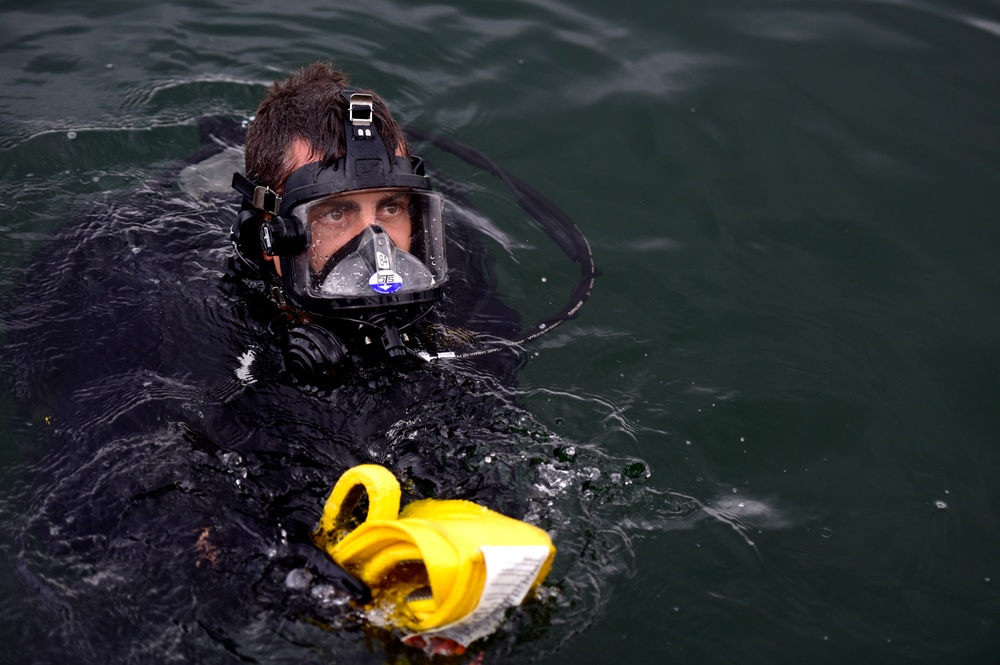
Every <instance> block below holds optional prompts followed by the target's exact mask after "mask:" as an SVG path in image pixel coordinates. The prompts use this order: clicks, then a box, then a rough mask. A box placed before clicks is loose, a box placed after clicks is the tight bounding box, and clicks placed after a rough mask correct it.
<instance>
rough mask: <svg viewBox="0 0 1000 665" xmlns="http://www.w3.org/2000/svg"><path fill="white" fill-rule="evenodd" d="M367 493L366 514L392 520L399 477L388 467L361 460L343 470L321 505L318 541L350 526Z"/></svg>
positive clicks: (334, 537) (340, 533)
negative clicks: (362, 462)
mask: <svg viewBox="0 0 1000 665" xmlns="http://www.w3.org/2000/svg"><path fill="white" fill-rule="evenodd" d="M362 490H363V491H364V492H367V494H368V516H367V517H366V518H365V519H364V520H363V521H365V522H368V521H373V520H395V519H396V516H397V515H398V514H399V499H400V490H399V481H398V480H396V477H395V476H394V475H392V472H390V471H389V470H388V469H386V468H385V467H383V466H379V465H377V464H362V465H360V466H356V467H354V468H352V469H348V470H347V471H345V472H344V474H343V475H342V476H340V479H339V480H338V481H337V484H336V485H334V487H333V491H332V492H330V497H329V498H328V499H327V500H326V506H325V507H324V508H323V517H322V519H321V520H320V523H319V533H318V534H317V535H318V536H319V539H320V541H321V542H324V543H325V542H327V541H330V540H334V541H336V540H339V539H340V538H342V537H343V536H344V535H346V534H347V532H348V531H350V530H351V526H352V525H351V515H352V513H353V511H354V509H355V508H356V507H357V505H358V502H359V501H360V500H361V499H362V496H363V494H362Z"/></svg>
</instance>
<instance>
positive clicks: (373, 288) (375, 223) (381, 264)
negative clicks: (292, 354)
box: [291, 189, 447, 299]
mask: <svg viewBox="0 0 1000 665" xmlns="http://www.w3.org/2000/svg"><path fill="white" fill-rule="evenodd" d="M443 211H444V202H443V199H442V197H441V195H440V194H437V193H434V192H427V191H414V190H407V189H374V190H363V191H355V192H348V193H345V194H341V195H336V196H327V197H322V198H319V199H313V200H311V201H308V202H305V203H303V204H301V205H299V206H296V208H295V209H294V210H292V212H291V214H292V216H293V217H295V218H296V219H297V220H298V222H299V224H301V225H302V227H303V228H304V229H305V230H306V237H307V242H306V249H305V250H304V251H303V252H302V253H301V254H300V255H299V256H296V257H292V259H291V266H292V272H293V274H292V283H293V288H294V289H295V291H296V292H297V293H298V294H299V295H302V296H306V297H309V298H322V299H337V298H351V299H357V298H365V297H382V296H387V295H404V294H408V293H419V292H424V291H428V290H430V289H433V288H435V287H437V286H440V285H441V284H442V283H444V281H445V279H446V277H447V266H446V263H445V255H444V251H445V250H444V224H443Z"/></svg>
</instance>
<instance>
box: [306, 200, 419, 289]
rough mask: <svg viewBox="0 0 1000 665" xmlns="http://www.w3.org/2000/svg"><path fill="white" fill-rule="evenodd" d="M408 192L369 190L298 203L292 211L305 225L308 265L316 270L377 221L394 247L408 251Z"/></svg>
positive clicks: (409, 229) (319, 269)
mask: <svg viewBox="0 0 1000 665" xmlns="http://www.w3.org/2000/svg"><path fill="white" fill-rule="evenodd" d="M410 198H411V196H410V193H409V192H408V191H406V190H384V189H383V190H371V191H367V192H364V191H363V192H351V193H348V194H342V195H340V196H327V197H324V198H321V199H316V200H313V201H309V202H307V203H304V204H302V206H303V208H304V209H303V210H302V211H296V212H295V213H294V214H296V215H297V216H299V217H300V219H302V220H303V221H304V222H305V223H306V224H307V225H308V226H309V230H310V232H309V235H310V238H311V242H310V244H309V265H310V266H311V267H312V269H313V271H314V272H320V271H321V270H322V269H323V266H325V265H326V262H327V260H329V258H330V257H331V256H332V255H333V254H334V253H335V252H336V251H337V250H339V249H340V248H341V247H343V246H344V245H346V244H347V243H348V242H349V241H350V240H351V239H352V238H354V237H355V236H357V235H358V234H359V233H361V232H362V231H364V230H365V229H366V228H368V227H369V226H372V225H374V224H378V225H379V226H381V227H382V228H383V229H385V232H386V233H387V234H389V238H391V239H392V242H393V244H394V245H395V246H396V248H397V249H401V250H403V251H404V252H408V251H409V250H410V234H411V233H412V232H413V224H412V221H411V219H410Z"/></svg>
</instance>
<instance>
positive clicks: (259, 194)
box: [233, 171, 281, 215]
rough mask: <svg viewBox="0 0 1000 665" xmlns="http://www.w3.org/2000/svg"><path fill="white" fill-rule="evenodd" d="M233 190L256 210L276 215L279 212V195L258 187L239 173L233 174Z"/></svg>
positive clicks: (260, 186)
mask: <svg viewBox="0 0 1000 665" xmlns="http://www.w3.org/2000/svg"><path fill="white" fill-rule="evenodd" d="M233 189H235V190H236V191H237V192H239V193H240V194H242V195H243V197H244V198H245V199H246V200H248V201H250V203H251V204H253V207H254V208H255V209H257V210H263V211H264V212H269V213H271V214H272V215H277V214H278V211H279V210H281V195H280V194H278V193H277V192H276V191H274V190H273V189H271V188H270V187H266V186H264V185H258V184H257V183H255V182H254V181H253V180H251V179H250V178H248V177H246V176H245V175H243V174H242V173H240V172H239V171H237V172H236V173H234V174H233Z"/></svg>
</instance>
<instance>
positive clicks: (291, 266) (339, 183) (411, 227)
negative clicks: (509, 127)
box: [233, 93, 447, 316]
mask: <svg viewBox="0 0 1000 665" xmlns="http://www.w3.org/2000/svg"><path fill="white" fill-rule="evenodd" d="M344 94H345V97H347V98H348V100H349V109H348V111H349V112H348V113H346V114H345V117H344V130H345V139H344V142H345V148H346V150H345V154H344V155H342V156H341V157H340V158H338V159H337V160H336V161H335V162H332V163H329V162H324V161H319V162H313V163H311V164H307V165H305V166H303V167H301V168H299V169H297V170H296V171H294V172H293V173H292V174H291V175H290V176H289V177H288V180H287V181H286V183H285V191H284V192H283V194H281V195H278V194H277V193H275V192H274V191H273V190H271V189H269V188H267V187H262V186H258V185H256V184H255V183H253V182H252V181H250V180H249V179H247V178H246V177H245V176H243V175H242V174H239V173H237V174H235V175H234V179H233V186H234V188H235V189H237V191H239V192H240V193H242V194H243V195H244V198H245V201H244V208H245V209H246V208H247V207H249V208H251V209H252V210H253V211H254V212H257V213H259V212H266V213H270V216H269V217H267V218H265V219H264V220H263V221H262V222H261V223H260V247H261V249H262V250H263V251H264V253H265V254H266V255H268V256H273V257H278V259H279V263H280V266H281V282H282V285H283V291H284V296H285V298H286V300H288V301H289V302H290V303H291V304H293V305H295V306H297V307H299V308H300V309H302V310H304V311H307V312H310V313H313V314H318V315H334V316H335V315H337V313H338V311H340V310H359V309H374V308H384V307H386V306H391V305H397V304H410V303H421V302H430V301H433V300H434V299H436V298H437V295H438V292H439V288H440V286H441V285H442V284H443V283H444V282H445V281H446V280H447V265H446V262H445V239H444V223H443V212H444V200H443V198H442V197H441V195H440V194H437V193H435V192H432V191H431V190H430V182H429V179H428V178H427V177H426V176H425V175H424V174H423V166H422V161H421V160H420V159H419V158H413V159H410V158H407V157H402V156H399V155H396V154H395V150H391V151H390V150H388V149H387V148H386V146H385V144H384V142H383V141H382V138H381V136H380V135H379V132H378V131H377V129H376V127H375V126H374V124H373V113H372V99H371V97H370V96H369V95H364V94H358V93H353V94H352V93H344Z"/></svg>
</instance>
